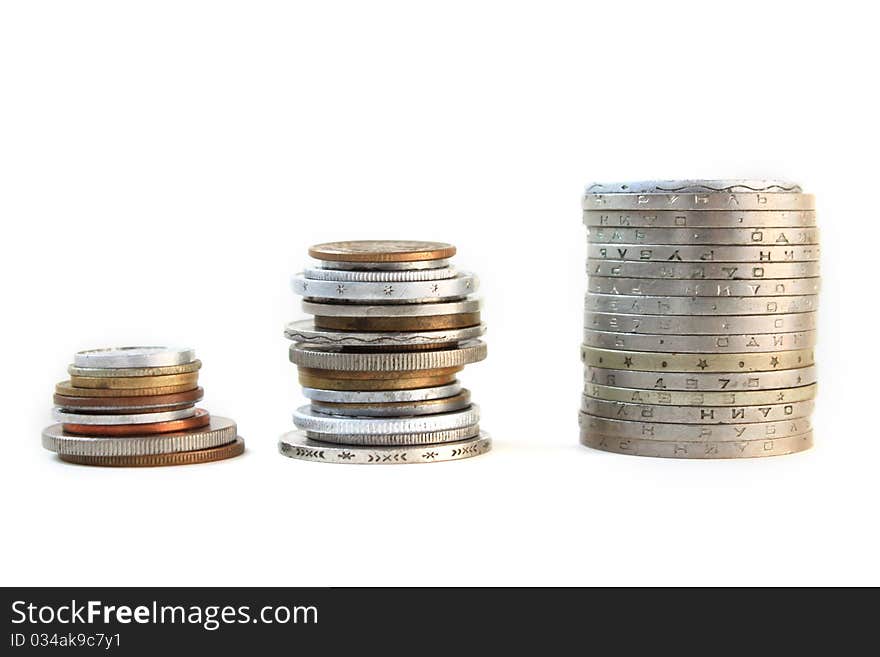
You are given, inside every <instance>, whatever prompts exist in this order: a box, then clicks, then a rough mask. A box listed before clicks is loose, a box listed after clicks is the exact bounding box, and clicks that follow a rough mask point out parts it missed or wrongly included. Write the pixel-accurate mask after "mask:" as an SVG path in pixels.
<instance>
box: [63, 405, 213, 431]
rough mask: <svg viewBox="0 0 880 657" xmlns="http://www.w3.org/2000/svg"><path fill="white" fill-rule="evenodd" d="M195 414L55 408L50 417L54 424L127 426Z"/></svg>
mask: <svg viewBox="0 0 880 657" xmlns="http://www.w3.org/2000/svg"><path fill="white" fill-rule="evenodd" d="M195 414H196V409H195V408H193V407H190V408H182V409H180V410H176V411H161V412H158V413H134V414H121V413H71V412H69V411H65V410H63V409H60V408H57V407H56V408H55V409H54V410H53V412H52V415H53V416H54V418H55V421H56V422H63V423H65V424H101V425H104V426H109V425H127V424H152V423H156V422H170V421H172V420H183V419H185V418H188V417H192V416H193V415H195Z"/></svg>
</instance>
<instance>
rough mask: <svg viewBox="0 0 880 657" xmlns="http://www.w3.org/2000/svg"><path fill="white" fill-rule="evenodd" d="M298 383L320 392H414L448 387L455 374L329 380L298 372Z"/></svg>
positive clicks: (452, 381) (453, 380)
mask: <svg viewBox="0 0 880 657" xmlns="http://www.w3.org/2000/svg"><path fill="white" fill-rule="evenodd" d="M299 382H300V385H302V386H303V387H306V388H318V389H320V390H360V391H372V390H414V389H415V388H434V387H436V386H446V385H450V384H451V383H454V382H455V374H448V375H440V376H420V377H413V378H405V379H402V378H397V379H329V378H324V377H320V376H314V375H311V374H306V373H304V372H302V371H300V373H299Z"/></svg>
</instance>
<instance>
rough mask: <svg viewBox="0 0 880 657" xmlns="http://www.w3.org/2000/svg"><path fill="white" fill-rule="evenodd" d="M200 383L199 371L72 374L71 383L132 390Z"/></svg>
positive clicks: (192, 386)
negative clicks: (110, 375) (108, 374)
mask: <svg viewBox="0 0 880 657" xmlns="http://www.w3.org/2000/svg"><path fill="white" fill-rule="evenodd" d="M198 383H199V373H198V372H189V373H187V374H163V375H161V376H115V377H109V376H71V377H70V385H72V386H73V387H74V388H92V389H94V388H98V389H101V390H132V389H143V388H167V387H171V386H183V385H185V386H188V387H189V388H195V387H196V386H197V385H198Z"/></svg>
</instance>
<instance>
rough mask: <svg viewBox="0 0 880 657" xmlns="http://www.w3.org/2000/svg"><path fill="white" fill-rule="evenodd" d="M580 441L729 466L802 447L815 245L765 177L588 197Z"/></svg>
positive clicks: (807, 205) (636, 186)
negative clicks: (735, 461)
mask: <svg viewBox="0 0 880 657" xmlns="http://www.w3.org/2000/svg"><path fill="white" fill-rule="evenodd" d="M583 207H584V223H585V224H586V225H587V229H588V241H587V250H588V256H587V274H588V279H587V285H588V292H587V295H586V302H585V316H584V344H583V347H582V351H581V355H582V360H583V362H584V366H585V378H584V394H583V399H582V405H581V414H580V426H581V442H582V443H583V444H584V445H588V446H590V447H595V448H598V449H603V450H607V451H611V452H619V453H625V454H636V455H642V456H665V457H677V458H739V457H754V456H774V455H779V454H789V453H792V452H799V451H802V450H805V449H807V448H809V447H810V446H811V445H812V441H813V435H812V429H811V425H810V415H811V413H812V411H813V404H814V397H815V395H816V369H815V366H814V362H813V347H814V345H815V343H816V309H817V300H818V292H819V235H818V230H817V229H816V213H815V206H814V200H813V197H812V196H811V195H808V194H804V193H802V192H801V189H800V187H799V186H797V185H794V184H790V183H786V182H782V181H773V180H759V181H756V180H718V181H712V180H684V181H648V182H638V183H613V184H593V185H590V186H589V187H588V188H587V192H586V194H585V196H584V206H583Z"/></svg>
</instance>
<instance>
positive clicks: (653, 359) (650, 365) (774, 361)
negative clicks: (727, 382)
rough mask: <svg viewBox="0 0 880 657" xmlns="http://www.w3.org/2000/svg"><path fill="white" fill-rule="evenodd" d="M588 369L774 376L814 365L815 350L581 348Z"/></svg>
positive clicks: (582, 358) (582, 357)
mask: <svg viewBox="0 0 880 657" xmlns="http://www.w3.org/2000/svg"><path fill="white" fill-rule="evenodd" d="M581 360H582V361H583V362H584V364H585V365H592V366H593V367H605V368H609V369H615V370H639V371H643V372H772V371H775V370H791V369H795V368H799V367H807V366H808V365H812V364H813V362H814V360H813V350H812V349H799V350H796V351H777V352H767V353H752V354H667V353H659V352H654V351H623V350H616V349H599V348H597V347H588V346H582V347H581Z"/></svg>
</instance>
